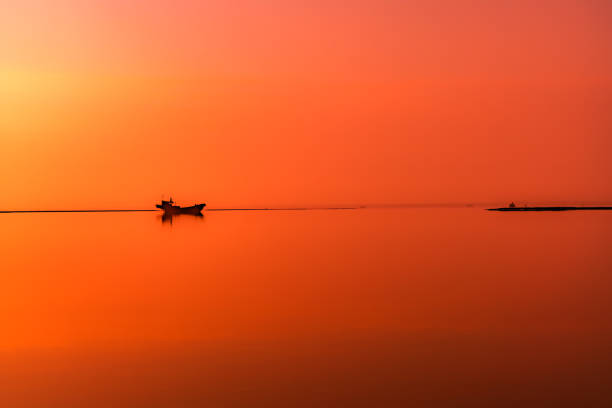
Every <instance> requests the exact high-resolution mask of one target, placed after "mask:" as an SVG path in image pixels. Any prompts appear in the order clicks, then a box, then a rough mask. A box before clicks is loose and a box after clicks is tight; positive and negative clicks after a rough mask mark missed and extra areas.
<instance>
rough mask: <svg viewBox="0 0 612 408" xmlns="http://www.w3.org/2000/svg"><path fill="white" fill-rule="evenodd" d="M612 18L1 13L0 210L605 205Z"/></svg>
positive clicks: (167, 4) (194, 11) (59, 0)
mask: <svg viewBox="0 0 612 408" xmlns="http://www.w3.org/2000/svg"><path fill="white" fill-rule="evenodd" d="M611 22H612V3H611V2H609V1H608V0H575V1H567V0H554V1H553V0H540V1H527V0H525V1H522V0H512V1H489V0H473V1H455V0H448V1H445V0H438V1H409V0H397V1H395V0H386V1H384V0H377V1H363V0H357V1H329V0H328V1H319V0H314V1H307V2H306V1H304V2H302V1H286V0H285V1H281V0H257V1H255V0H238V1H180V2H175V1H160V0H147V1H140V0H136V1H129V2H126V1H118V0H117V1H115V0H108V1H87V2H83V1H79V0H55V1H43V0H39V1H34V0H19V1H18V0H4V1H2V2H0V187H1V188H2V194H1V195H0V209H26V208H27V209H32V208H84V207H89V208H92V207H98V208H103V207H108V208H111V207H145V208H146V207H149V206H151V205H152V204H153V201H155V200H158V199H159V198H160V197H161V194H162V193H165V194H168V193H171V194H172V195H173V196H174V198H175V199H177V200H178V201H179V202H180V203H192V202H194V201H207V202H208V203H209V205H210V206H211V207H222V206H259V205H270V206H273V205H326V204H357V203H359V204H369V203H415V202H416V203H423V202H482V201H485V202H487V201H488V202H490V201H499V200H501V201H502V202H506V201H509V200H516V201H531V202H537V201H571V202H587V201H600V202H602V201H612V183H610V176H612V160H610V153H611V152H612V137H611V131H612V24H611Z"/></svg>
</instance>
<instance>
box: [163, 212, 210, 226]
mask: <svg viewBox="0 0 612 408" xmlns="http://www.w3.org/2000/svg"><path fill="white" fill-rule="evenodd" d="M159 218H161V222H162V224H169V225H172V221H173V219H174V218H195V219H203V218H204V216H203V215H202V214H168V213H164V214H162V215H160V216H159Z"/></svg>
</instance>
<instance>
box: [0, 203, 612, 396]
mask: <svg viewBox="0 0 612 408" xmlns="http://www.w3.org/2000/svg"><path fill="white" fill-rule="evenodd" d="M0 222H1V224H2V246H1V247H0V259H1V262H2V271H1V272H0V324H1V327H2V329H3V330H2V336H1V337H0V401H2V406H7V407H45V408H46V407H69V406H70V407H79V406H87V407H111V406H112V407H200V406H205V407H405V406H416V407H419V406H423V407H457V406H465V407H468V406H469V407H474V406H509V407H510V406H512V407H515V406H523V407H524V406H534V407H542V406H596V407H599V406H602V407H603V406H609V405H610V404H612V393H611V392H610V391H609V390H610V389H612V377H611V374H610V373H611V371H612V353H610V344H612V319H611V316H612V314H611V312H612V302H611V301H610V298H611V295H612V273H611V272H612V252H611V251H610V242H612V213H607V212H602V213H597V212H588V213H581V212H573V213H570V212H566V213H510V214H506V213H491V212H487V211H483V210H482V209H477V208H459V209H452V208H436V209H385V210H377V209H364V210H347V211H298V212H296V211H273V212H214V213H213V212H209V213H207V214H205V216H204V217H201V218H197V217H190V216H179V217H174V218H173V219H172V222H171V223H170V222H164V221H163V220H162V218H161V217H160V215H159V214H156V213H108V214H104V213H103V214H87V213H83V214H3V215H1V216H0Z"/></svg>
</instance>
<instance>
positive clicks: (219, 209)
mask: <svg viewBox="0 0 612 408" xmlns="http://www.w3.org/2000/svg"><path fill="white" fill-rule="evenodd" d="M359 208H365V207H285V208H207V209H205V210H204V211H310V210H357V209H359ZM157 211H159V212H161V210H153V209H147V210H141V209H131V210H2V211H0V214H20V213H113V212H157Z"/></svg>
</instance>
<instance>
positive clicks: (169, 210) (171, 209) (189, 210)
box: [157, 204, 206, 215]
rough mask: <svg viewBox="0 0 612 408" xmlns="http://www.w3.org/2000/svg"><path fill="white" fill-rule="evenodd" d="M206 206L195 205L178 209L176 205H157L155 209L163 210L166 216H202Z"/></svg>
mask: <svg viewBox="0 0 612 408" xmlns="http://www.w3.org/2000/svg"><path fill="white" fill-rule="evenodd" d="M204 207H206V204H196V205H193V206H191V207H179V206H178V205H164V206H161V205H157V208H159V209H162V210H164V213H166V214H172V215H174V214H202V210H203V209H204Z"/></svg>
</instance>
